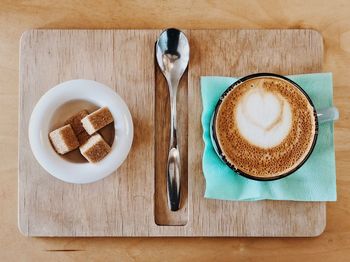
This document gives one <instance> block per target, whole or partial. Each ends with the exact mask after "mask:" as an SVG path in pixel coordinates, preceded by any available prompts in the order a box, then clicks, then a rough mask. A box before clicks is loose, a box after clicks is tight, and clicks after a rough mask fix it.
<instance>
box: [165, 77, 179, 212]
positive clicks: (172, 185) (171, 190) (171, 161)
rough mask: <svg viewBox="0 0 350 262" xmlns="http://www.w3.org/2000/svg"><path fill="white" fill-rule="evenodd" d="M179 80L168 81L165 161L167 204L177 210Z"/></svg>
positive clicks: (172, 209)
mask: <svg viewBox="0 0 350 262" xmlns="http://www.w3.org/2000/svg"><path fill="white" fill-rule="evenodd" d="M178 85H179V81H178V80H177V81H168V86H169V95H170V114H171V120H170V147H169V154H168V163H167V190H168V206H169V208H170V210H171V211H177V210H179V207H180V177H181V162H180V152H179V149H178V144H177V134H176V126H177V123H176V96H177V87H178Z"/></svg>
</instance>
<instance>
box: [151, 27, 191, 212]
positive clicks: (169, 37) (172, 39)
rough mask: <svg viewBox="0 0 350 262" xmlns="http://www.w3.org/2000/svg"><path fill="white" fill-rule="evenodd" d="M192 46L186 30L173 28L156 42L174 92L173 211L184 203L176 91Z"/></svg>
mask: <svg viewBox="0 0 350 262" xmlns="http://www.w3.org/2000/svg"><path fill="white" fill-rule="evenodd" d="M189 55H190V46H189V44H188V40H187V38H186V36H185V34H184V33H182V32H181V31H180V30H178V29H174V28H170V29H167V30H165V31H163V32H162V33H161V34H160V36H159V38H158V40H157V43H156V57H157V62H158V65H159V67H160V69H161V70H162V73H163V75H164V77H165V78H166V80H167V83H168V87H169V96H170V113H171V121H170V125H171V126H170V147H169V154H168V164H167V191H168V205H169V208H170V210H171V211H177V210H178V209H179V206H180V176H181V170H180V166H181V162H180V152H179V148H178V144H177V135H176V95H177V88H178V86H179V82H180V79H181V77H182V75H183V73H184V72H185V70H186V67H187V65H188V61H189Z"/></svg>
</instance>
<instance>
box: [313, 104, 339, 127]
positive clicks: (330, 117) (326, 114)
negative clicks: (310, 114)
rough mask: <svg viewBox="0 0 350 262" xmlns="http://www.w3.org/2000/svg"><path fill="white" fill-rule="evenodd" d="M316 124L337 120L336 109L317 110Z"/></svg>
mask: <svg viewBox="0 0 350 262" xmlns="http://www.w3.org/2000/svg"><path fill="white" fill-rule="evenodd" d="M317 118H318V123H319V124H322V123H325V122H329V121H335V120H338V119H339V111H338V109H337V108H336V107H328V108H322V109H319V110H317Z"/></svg>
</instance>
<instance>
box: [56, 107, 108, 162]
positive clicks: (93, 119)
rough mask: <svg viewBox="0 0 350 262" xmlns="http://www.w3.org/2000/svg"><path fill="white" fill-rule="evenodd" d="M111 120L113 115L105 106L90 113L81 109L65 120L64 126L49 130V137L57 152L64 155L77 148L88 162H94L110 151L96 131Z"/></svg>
mask: <svg viewBox="0 0 350 262" xmlns="http://www.w3.org/2000/svg"><path fill="white" fill-rule="evenodd" d="M112 122H113V116H112V114H111V112H110V111H109V109H108V108H107V107H102V108H100V109H98V110H96V111H94V112H92V113H91V114H89V112H88V111H87V110H82V111H80V112H78V113H76V114H75V115H73V116H72V117H70V118H69V119H68V120H67V121H65V123H64V126H62V127H60V128H58V129H56V130H54V131H52V132H50V134H49V138H50V141H51V143H52V145H53V147H54V149H55V150H56V152H57V153H59V154H61V155H64V154H66V153H68V152H71V151H72V150H75V149H77V148H79V150H80V153H81V154H82V155H83V156H84V157H85V158H86V159H87V160H88V161H89V162H90V163H96V162H99V161H101V160H102V159H103V158H104V157H105V156H106V155H107V154H108V153H109V152H110V151H111V148H110V146H109V145H108V144H107V142H106V141H105V140H104V139H103V137H102V136H101V135H100V134H99V133H98V131H99V130H100V129H101V128H103V127H105V126H106V125H108V124H110V123H112Z"/></svg>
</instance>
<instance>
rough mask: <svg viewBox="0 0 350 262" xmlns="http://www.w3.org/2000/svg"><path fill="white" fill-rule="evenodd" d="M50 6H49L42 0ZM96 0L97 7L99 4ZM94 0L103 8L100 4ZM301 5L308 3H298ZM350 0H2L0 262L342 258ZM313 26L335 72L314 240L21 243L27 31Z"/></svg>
mask: <svg viewBox="0 0 350 262" xmlns="http://www.w3.org/2000/svg"><path fill="white" fill-rule="evenodd" d="M50 2H51V3H50ZM100 2H101V3H100ZM102 2H104V3H103V4H102ZM219 2H220V3H219ZM305 2H307V3H305ZM349 17H350V1H348V0H342V1H341V0H339V1H338V0H333V1H329V0H325V1H324V0H313V1H305V0H300V1H272V0H270V1H250V0H245V1H209V0H207V1H195V0H192V1H186V0H184V1H155V0H154V1H145V0H143V1H96V0H93V1H78V0H76V1H68V0H67V1H63V0H61V1H14V0H0V40H1V41H0V106H1V110H2V114H1V115H0V123H1V124H0V159H1V164H0V207H1V212H0V261H97V260H101V261H102V260H104V261H115V260H119V261H134V260H135V261H141V260H143V261H167V260H170V261H182V260H190V259H191V260H194V261H197V260H198V261H211V260H219V261H222V260H231V261H232V260H235V261H239V260H248V261H296V260H297V259H299V260H301V259H303V260H304V261H349V259H350V216H349V214H350V211H349V208H350V176H349V175H348V170H349V169H350V161H349V160H350V159H349V158H350V133H349V131H350V100H349V98H350V92H349V91H350V81H349V72H350V18H349ZM171 26H175V27H178V28H183V29H187V28H194V29H195V28H261V29H265V28H313V29H316V30H318V31H319V32H321V33H322V35H323V37H324V43H325V58H324V71H330V72H333V74H334V102H335V105H336V106H337V107H338V108H339V109H340V115H341V120H340V121H338V122H337V123H336V125H335V143H336V161H337V162H336V164H337V185H338V201H337V202H334V203H329V204H328V205H327V208H328V209H327V227H326V230H325V232H324V233H323V234H322V235H321V236H320V237H317V238H297V239H295V238H294V239H292V238H275V239H272V238H270V239H267V238H26V237H24V236H22V235H21V234H20V232H19V231H18V228H17V193H18V190H17V161H18V157H17V153H18V150H17V145H18V142H17V134H18V127H17V125H18V117H17V116H18V57H19V53H18V50H19V39H20V36H21V34H22V32H23V31H25V30H27V29H30V28H166V27H171Z"/></svg>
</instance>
